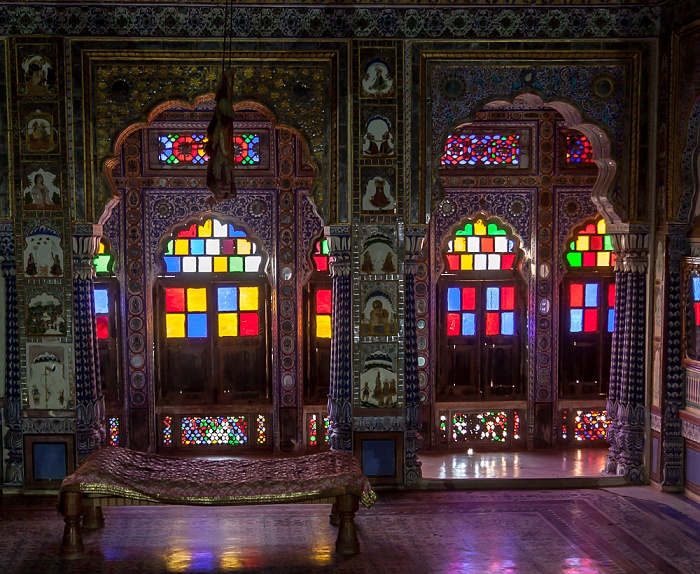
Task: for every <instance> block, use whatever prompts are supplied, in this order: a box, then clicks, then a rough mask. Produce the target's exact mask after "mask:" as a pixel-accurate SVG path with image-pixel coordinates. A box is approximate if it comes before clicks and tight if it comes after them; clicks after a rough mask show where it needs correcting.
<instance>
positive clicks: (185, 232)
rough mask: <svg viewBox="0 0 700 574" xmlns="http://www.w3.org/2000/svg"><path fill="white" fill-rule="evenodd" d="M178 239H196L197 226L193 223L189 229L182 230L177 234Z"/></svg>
mask: <svg viewBox="0 0 700 574" xmlns="http://www.w3.org/2000/svg"><path fill="white" fill-rule="evenodd" d="M177 236H178V237H197V224H196V223H193V224H192V225H190V227H189V229H183V230H182V231H181V232H180V233H178V234H177Z"/></svg>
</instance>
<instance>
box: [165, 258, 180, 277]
mask: <svg viewBox="0 0 700 574" xmlns="http://www.w3.org/2000/svg"><path fill="white" fill-rule="evenodd" d="M163 261H165V272H166V273H180V271H181V269H180V258H179V257H163Z"/></svg>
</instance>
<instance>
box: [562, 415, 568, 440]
mask: <svg viewBox="0 0 700 574" xmlns="http://www.w3.org/2000/svg"><path fill="white" fill-rule="evenodd" d="M561 438H563V439H564V440H567V439H568V438H569V411H568V410H566V409H564V410H562V411H561Z"/></svg>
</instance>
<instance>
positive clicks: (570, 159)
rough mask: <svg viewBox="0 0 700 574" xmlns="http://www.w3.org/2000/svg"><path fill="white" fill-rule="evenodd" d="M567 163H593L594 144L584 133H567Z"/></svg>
mask: <svg viewBox="0 0 700 574" xmlns="http://www.w3.org/2000/svg"><path fill="white" fill-rule="evenodd" d="M566 163H573V164H579V163H593V146H592V145H591V142H590V141H588V138H587V137H586V136H584V135H583V134H574V133H568V134H566Z"/></svg>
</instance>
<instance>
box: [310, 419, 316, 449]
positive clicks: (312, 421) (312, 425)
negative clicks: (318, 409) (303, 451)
mask: <svg viewBox="0 0 700 574" xmlns="http://www.w3.org/2000/svg"><path fill="white" fill-rule="evenodd" d="M317 426H318V423H317V421H316V415H311V416H310V417H309V446H316V445H317V444H318V428H317Z"/></svg>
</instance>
